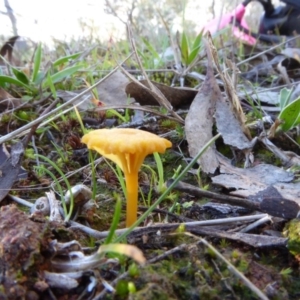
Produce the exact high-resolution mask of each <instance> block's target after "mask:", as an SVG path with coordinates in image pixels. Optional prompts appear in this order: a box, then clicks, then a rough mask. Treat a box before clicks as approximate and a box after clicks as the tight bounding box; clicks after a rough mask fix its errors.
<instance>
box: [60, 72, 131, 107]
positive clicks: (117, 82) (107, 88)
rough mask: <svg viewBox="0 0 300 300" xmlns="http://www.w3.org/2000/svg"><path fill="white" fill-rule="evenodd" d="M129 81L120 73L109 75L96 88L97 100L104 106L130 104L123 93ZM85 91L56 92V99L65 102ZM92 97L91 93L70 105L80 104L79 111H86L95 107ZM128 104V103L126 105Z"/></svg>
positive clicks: (129, 100)
mask: <svg viewBox="0 0 300 300" xmlns="http://www.w3.org/2000/svg"><path fill="white" fill-rule="evenodd" d="M129 82H130V81H129V79H128V78H127V77H126V76H125V75H124V74H123V73H122V72H120V71H116V72H114V73H113V74H111V75H110V76H109V77H108V78H107V79H105V80H104V81H103V82H101V83H100V84H99V85H98V86H97V91H98V95H99V99H98V100H100V101H101V102H102V103H104V104H105V105H126V104H130V102H132V99H130V98H128V96H127V94H126V93H125V87H126V85H127V84H128V83H129ZM84 90H85V89H82V90H78V91H62V90H58V91H57V95H58V97H60V98H62V99H63V100H64V101H65V102H67V101H69V100H70V99H72V98H74V97H75V96H77V95H78V94H80V93H81V92H83V91H84ZM94 100H95V99H94V96H93V94H92V92H91V93H88V94H86V95H83V96H82V97H81V98H79V99H77V100H76V101H75V102H73V103H72V104H78V103H80V102H82V103H81V104H80V105H79V106H78V107H79V109H80V110H87V109H89V108H91V107H96V105H95V101H94ZM128 102H129V103H128Z"/></svg>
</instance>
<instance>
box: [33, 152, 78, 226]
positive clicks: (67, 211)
mask: <svg viewBox="0 0 300 300" xmlns="http://www.w3.org/2000/svg"><path fill="white" fill-rule="evenodd" d="M35 157H36V158H40V159H42V160H44V161H46V162H47V163H48V164H49V165H51V167H53V168H54V169H55V170H56V171H57V172H58V173H59V175H60V176H61V178H62V179H63V181H64V182H65V184H66V186H67V189H68V191H70V206H69V207H67V205H66V202H65V198H64V193H63V189H62V186H61V184H60V183H59V181H58V180H57V178H56V176H55V175H54V173H53V172H51V171H50V170H49V169H48V168H45V166H44V165H40V168H42V170H43V172H45V173H47V174H48V175H49V176H50V177H51V178H52V179H53V181H54V183H55V185H56V187H57V189H58V191H59V194H60V197H61V203H62V206H63V210H64V215H65V221H66V222H67V221H69V220H70V218H71V216H72V212H73V209H74V199H73V194H72V190H71V186H70V183H69V181H68V179H67V177H66V176H65V174H64V173H63V171H62V170H61V169H60V168H59V167H58V165H57V164H55V163H54V162H53V161H52V160H51V159H49V158H48V157H46V156H43V155H40V154H35Z"/></svg>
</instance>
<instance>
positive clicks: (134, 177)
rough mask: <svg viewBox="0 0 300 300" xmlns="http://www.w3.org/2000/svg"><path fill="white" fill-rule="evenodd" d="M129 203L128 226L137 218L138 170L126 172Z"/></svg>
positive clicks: (127, 210)
mask: <svg viewBox="0 0 300 300" xmlns="http://www.w3.org/2000/svg"><path fill="white" fill-rule="evenodd" d="M125 181H126V190H127V204H126V212H127V213H126V227H130V226H131V225H132V224H133V223H134V222H135V221H136V219H137V207H138V205H137V204H138V172H133V173H127V174H125Z"/></svg>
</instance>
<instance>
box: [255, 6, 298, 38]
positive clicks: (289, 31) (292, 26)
mask: <svg viewBox="0 0 300 300" xmlns="http://www.w3.org/2000/svg"><path fill="white" fill-rule="evenodd" d="M258 1H259V2H260V3H261V4H262V5H263V7H264V11H265V13H264V15H263V16H262V18H261V22H260V26H259V33H260V34H269V35H270V34H271V35H276V34H279V35H284V36H294V35H297V34H300V1H299V0H282V2H284V3H285V5H280V6H278V7H276V8H275V7H274V6H273V4H272V2H271V0H258Z"/></svg>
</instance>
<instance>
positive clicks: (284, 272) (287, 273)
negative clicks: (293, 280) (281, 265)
mask: <svg viewBox="0 0 300 300" xmlns="http://www.w3.org/2000/svg"><path fill="white" fill-rule="evenodd" d="M292 273H293V270H292V268H286V269H282V270H281V271H280V272H279V274H280V275H282V276H283V277H288V276H290V275H291V274H292Z"/></svg>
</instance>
